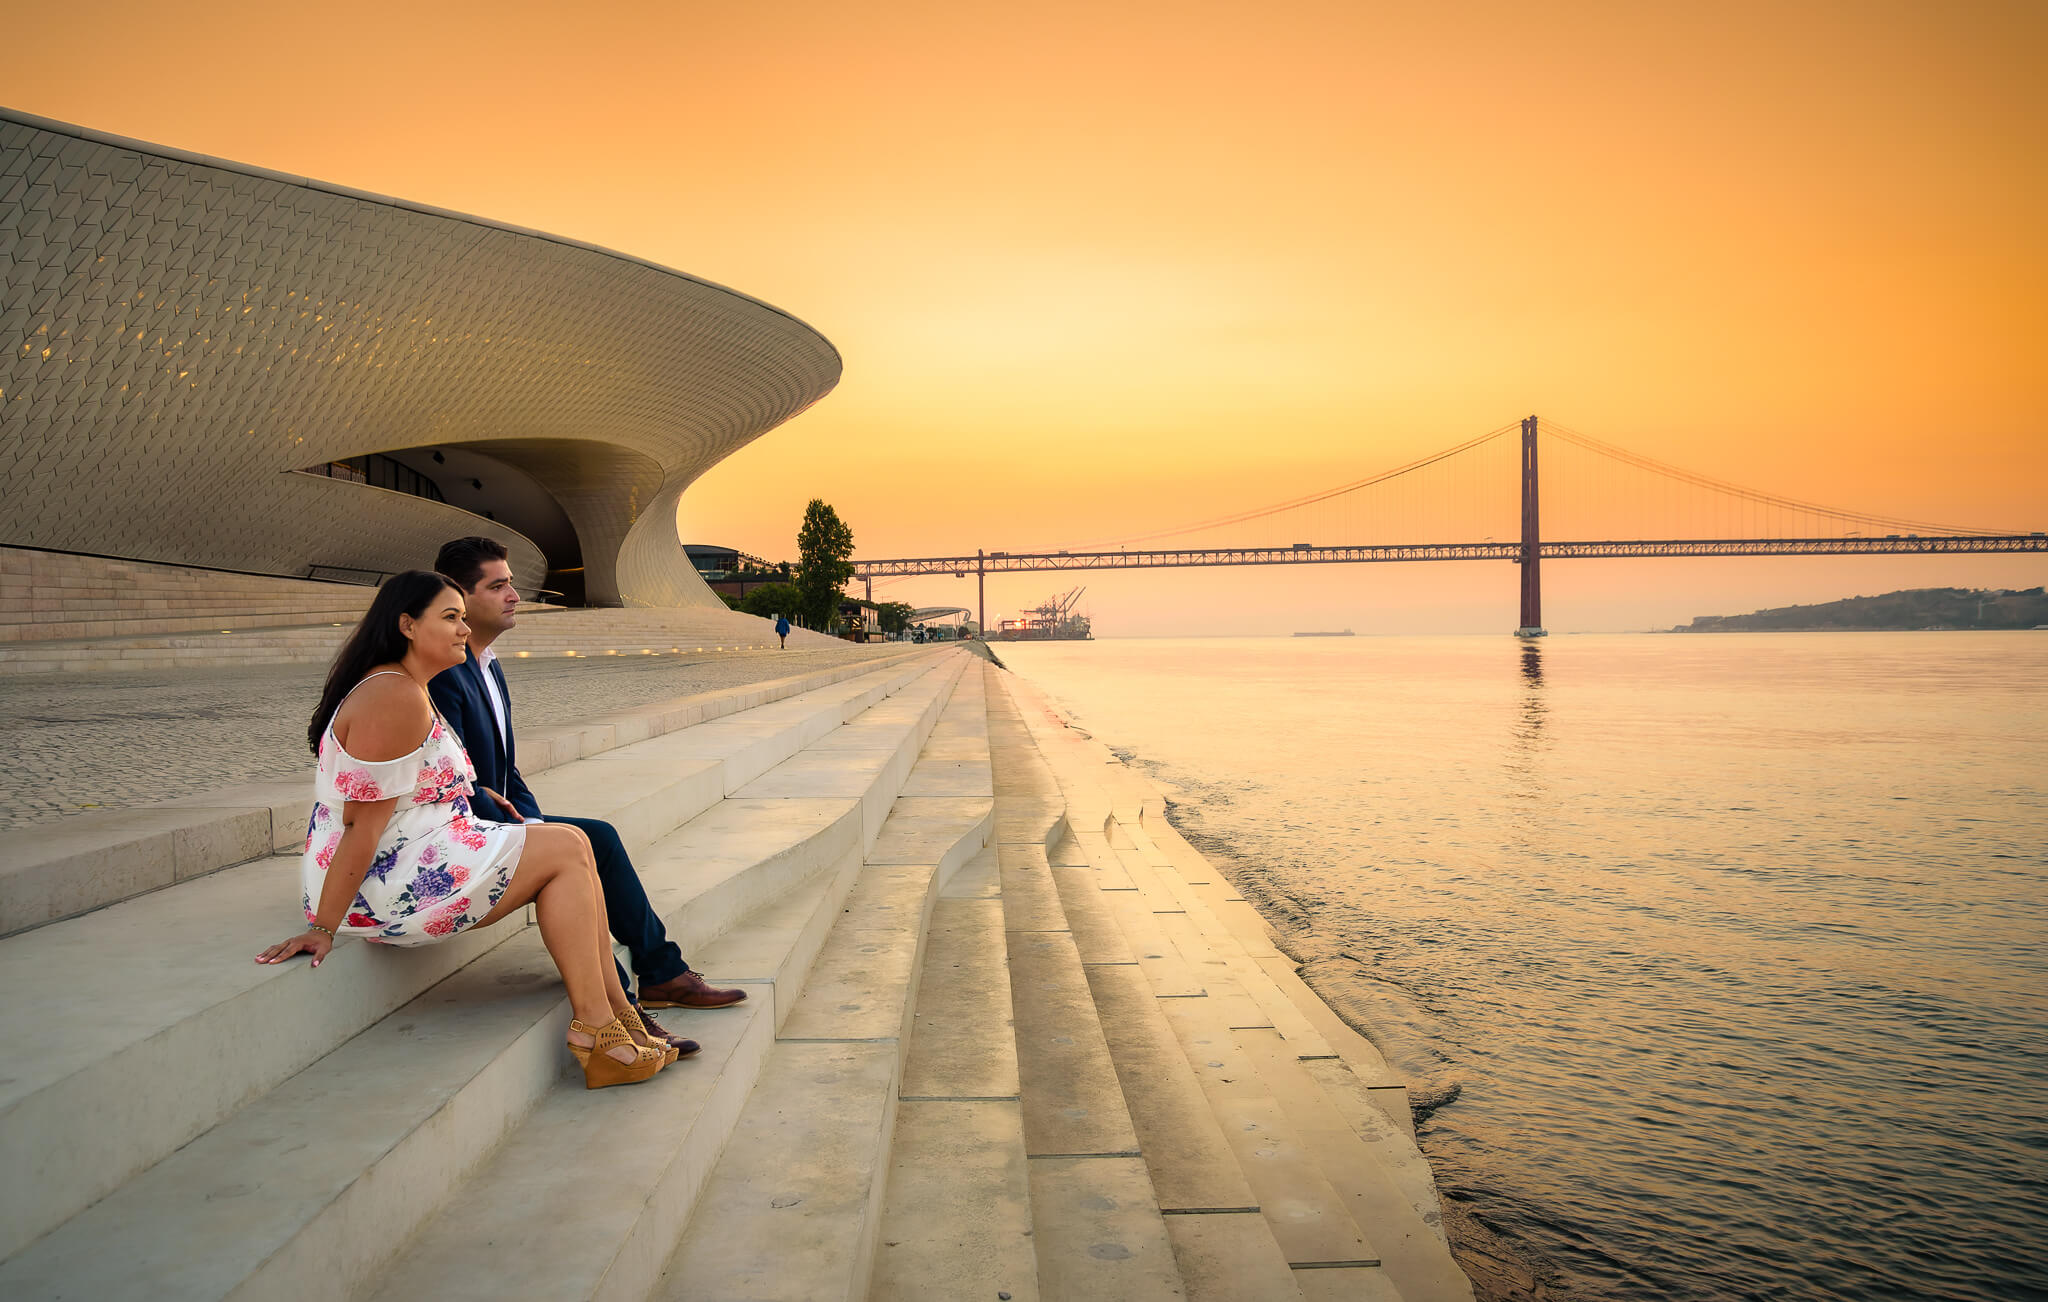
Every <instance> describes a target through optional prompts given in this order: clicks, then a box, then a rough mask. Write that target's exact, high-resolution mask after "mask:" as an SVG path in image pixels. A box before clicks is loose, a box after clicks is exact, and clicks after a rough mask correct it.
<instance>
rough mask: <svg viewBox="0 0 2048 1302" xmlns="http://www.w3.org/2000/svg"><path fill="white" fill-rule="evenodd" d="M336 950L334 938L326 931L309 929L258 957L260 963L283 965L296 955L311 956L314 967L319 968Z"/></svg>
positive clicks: (279, 943)
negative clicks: (331, 952)
mask: <svg viewBox="0 0 2048 1302" xmlns="http://www.w3.org/2000/svg"><path fill="white" fill-rule="evenodd" d="M333 948H334V937H332V936H330V935H328V934H327V933H326V932H324V931H314V930H312V929H310V928H308V929H307V930H306V931H305V932H304V933H303V934H301V935H297V936H293V937H292V938H291V939H290V940H281V941H279V942H278V943H277V944H275V945H272V946H271V947H270V948H269V949H266V950H264V951H263V952H262V953H261V954H258V955H257V956H256V961H257V962H258V963H282V962H284V961H285V960H286V959H288V958H290V957H291V956H292V955H294V954H311V955H312V956H313V966H314V967H319V966H320V960H321V959H323V958H326V957H327V953H328V951H329V950H331V949H333Z"/></svg>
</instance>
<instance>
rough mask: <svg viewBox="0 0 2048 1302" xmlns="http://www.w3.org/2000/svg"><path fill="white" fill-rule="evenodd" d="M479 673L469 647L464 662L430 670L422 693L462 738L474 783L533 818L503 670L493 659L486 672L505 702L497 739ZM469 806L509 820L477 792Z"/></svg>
mask: <svg viewBox="0 0 2048 1302" xmlns="http://www.w3.org/2000/svg"><path fill="white" fill-rule="evenodd" d="M485 672H486V671H485V669H484V667H483V666H482V665H481V664H479V663H478V662H477V658H476V652H475V651H470V652H469V653H468V659H467V660H466V661H465V662H464V663H462V664H459V665H457V666H455V667H454V668H453V669H444V670H442V671H441V672H440V673H438V674H435V675H434V680H433V681H432V682H431V683H428V684H427V694H428V695H429V696H431V697H433V698H434V708H435V709H437V710H439V711H440V712H441V717H442V718H443V719H445V720H446V721H447V722H448V726H450V727H451V728H453V729H455V734H456V735H457V736H458V737H460V738H461V739H462V748H463V749H464V750H466V751H468V752H469V762H470V763H471V764H472V765H474V766H475V768H476V784H477V786H479V787H489V788H490V789H491V790H493V791H495V792H497V793H498V794H499V795H501V796H503V797H505V799H507V800H509V801H511V802H512V807H513V808H514V809H517V810H518V811H519V812H520V813H521V814H524V815H525V816H526V817H528V818H539V817H540V816H541V813H540V802H539V801H538V800H535V799H534V798H533V792H531V791H529V790H527V787H526V779H525V778H522V777H520V776H519V763H518V758H517V755H518V747H517V744H516V742H515V739H514V736H513V733H512V693H511V692H510V691H508V690H507V689H506V687H505V671H504V670H503V669H501V668H499V667H498V662H497V661H495V660H493V661H492V662H491V667H490V669H489V671H488V672H489V673H490V674H491V676H492V677H494V678H495V679H497V683H498V697H499V699H500V700H502V701H504V702H505V735H504V737H503V738H502V739H500V738H499V736H498V720H497V716H496V715H494V714H493V713H492V712H491V698H490V696H489V695H488V694H487V693H486V692H485V691H484V674H485ZM469 807H470V812H471V813H473V814H475V815H476V816H477V817H479V818H488V819H490V820H491V821H492V822H494V823H509V822H511V821H512V820H511V818H510V817H508V816H507V815H506V813H505V811H504V810H502V809H500V808H499V807H498V802H497V801H495V800H492V799H491V798H490V797H489V796H486V795H483V794H482V793H481V792H479V793H478V794H477V796H476V797H475V798H474V799H472V800H471V801H470V802H469Z"/></svg>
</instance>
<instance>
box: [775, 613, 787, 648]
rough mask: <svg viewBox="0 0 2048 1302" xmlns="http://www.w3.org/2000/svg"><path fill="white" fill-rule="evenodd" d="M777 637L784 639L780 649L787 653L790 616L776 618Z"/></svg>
mask: <svg viewBox="0 0 2048 1302" xmlns="http://www.w3.org/2000/svg"><path fill="white" fill-rule="evenodd" d="M775 636H777V637H779V638H781V639H782V645H781V647H780V649H781V650H784V651H787V650H788V649H789V616H787V615H777V616H776V617H775Z"/></svg>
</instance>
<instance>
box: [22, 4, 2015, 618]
mask: <svg viewBox="0 0 2048 1302" xmlns="http://www.w3.org/2000/svg"><path fill="white" fill-rule="evenodd" d="M279 8H281V7H277V6H270V5H261V6H258V5H214V6H210V7H208V8H207V9H205V10H194V9H191V8H186V7H178V6H159V5H151V6H142V5H124V4H109V5H90V4H82V5H76V6H72V7H70V8H68V9H63V10H60V9H59V8H58V7H56V6H48V5H45V6H37V7H35V8H33V9H32V10H31V11H29V12H28V13H27V14H26V15H13V16H11V17H10V19H9V29H10V30H9V35H8V47H9V48H8V52H7V57H6V59H5V61H4V68H5V70H4V71H0V102H4V103H6V104H8V105H10V106H12V107H15V108H18V109H23V110H26V111H29V112H33V113H40V114H44V115H47V116H50V117H55V118H60V119H64V120H67V121H72V122H78V123H83V124H85V125H88V126H92V127H96V128H99V129H102V130H107V131H113V132H118V133H121V134H124V135H130V136H137V137H141V138H143V139H147V140H154V141H159V142H162V143H165V144H170V145H174V146H178V147H180V148H185V149H191V150H196V151H200V152H204V153H210V154H215V155H220V156H223V157H228V158H233V159H237V160H240V161H244V162H249V163H254V164H258V165H261V166H266V167H272V168H277V169H280V170H284V171H289V172H296V173H301V174H307V175H312V176H317V177H320V178H323V179H326V180H330V181H334V182H338V183H341V184H345V185H351V186H358V187H361V188H363V189H367V190H371V191H376V192H380V193H386V194H394V195H400V196H404V197H406V198H408V199H413V200H417V201H420V202H424V203H429V204H436V205H440V206H444V207H449V208H455V209H459V210H464V211H469V212H475V213H478V214H482V215H484V216H488V217H492V218H496V219H499V220H503V221H508V222H513V223H516V224H519V225H525V226H532V227H538V228H541V229H545V230H551V231H557V232H560V233H562V234H565V235H570V236H574V237H576V238H580V239H584V240H589V241H591V242H594V243H597V244H601V245H605V246H608V247H611V248H615V249H620V250H623V251H627V252H631V253H634V254H637V255H640V256H643V257H647V258H650V259H653V260H655V261H657V262H662V263H666V264H668V265H670V266H674V267H677V268H680V269H682V270H685V271H689V272H692V273H694V274H697V275H701V276H705V277H707V278H709V279H712V280H716V281H719V282H722V283H725V284H728V285H731V286H733V287H735V288H738V289H741V290H744V291H746V292H748V293H751V294H755V295H757V296H759V297H762V298H765V299H767V300H768V301H770V302H773V303H775V304H777V305H778V306H781V307H784V308H786V309H788V310H790V311H791V312H794V313H795V314H796V315H798V316H800V317H802V318H804V319H805V320H807V321H809V322H810V323H811V324H813V325H814V326H816V327H818V328H819V329H820V330H821V331H823V332H824V333H825V334H826V335H827V336H828V337H829V338H831V339H832V340H833V342H834V343H835V344H837V345H838V347H839V348H840V350H841V352H842V353H843V354H844V355H845V357H846V378H845V380H844V381H843V383H842V384H841V386H840V388H839V390H838V391H837V392H836V393H835V394H833V395H832V396H831V397H830V398H828V399H827V400H826V401H825V402H823V403H822V404H820V405H819V406H818V407H817V408H815V409H813V410H812V411H811V412H809V413H807V414H806V415H804V416H803V417H801V418H799V419H798V420H797V421H795V422H793V423H792V424H791V425H789V426H787V427H785V428H783V429H781V430H778V431H776V432H774V433H772V434H770V435H769V436H768V437H767V438H766V439H764V440H762V441H761V442H759V443H757V444H756V445H755V446H754V447H752V448H750V449H748V450H746V451H745V452H742V453H741V454H739V455H738V456H736V457H734V458H732V459H731V460H730V461H728V462H727V463H726V464H725V465H723V466H722V467H720V468H719V469H717V470H715V471H714V472H712V474H711V475H710V476H708V477H707V478H706V479H705V480H704V481H703V482H702V483H701V484H700V485H699V486H698V488H697V489H696V490H694V491H693V492H692V494H691V495H689V496H688V497H686V498H685V501H684V532H685V534H686V535H688V537H689V539H690V540H691V541H717V542H724V543H728V544H731V545H737V546H740V547H744V548H746V549H748V550H751V551H757V552H762V553H765V554H769V555H772V556H781V555H786V554H788V553H789V552H790V551H791V550H792V545H791V543H790V541H789V540H790V539H791V538H792V537H793V535H794V532H795V526H796V522H797V519H798V517H799V515H800V513H801V510H802V505H803V502H804V501H805V500H806V499H807V498H809V497H812V496H822V497H824V498H826V499H827V500H829V501H831V502H832V503H833V504H834V505H835V506H836V507H837V508H838V509H839V511H840V513H841V514H842V515H843V516H845V517H846V518H847V519H848V521H849V522H850V523H851V524H852V525H853V527H854V530H855V533H856V536H857V538H858V542H859V551H860V553H861V554H864V555H868V556H894V555H918V554H930V553H934V552H952V551H956V550H965V551H972V550H974V549H975V548H976V547H987V548H991V549H1013V550H1014V549H1022V548H1025V547H1032V546H1040V545H1045V546H1054V547H1057V546H1065V545H1070V544H1076V543H1085V542H1089V541H1093V540H1096V539H1100V538H1104V537H1115V536H1123V535H1127V534H1132V533H1138V532H1143V531H1145V530H1148V529H1152V528H1159V527H1166V526H1171V525H1175V524H1180V523H1184V522H1187V521H1191V520H1195V519H1200V518H1205V517H1208V516H1212V515H1218V514H1222V513H1225V512H1228V511H1231V510H1233V509H1240V508H1243V507H1246V506H1251V505H1257V504H1260V503H1262V502H1265V501H1270V500H1278V499H1282V498H1288V497H1292V496H1295V495H1298V494H1301V493H1304V492H1308V491H1312V490H1314V489H1317V488H1321V487H1325V486H1328V485H1331V484H1335V483H1338V482H1342V481H1346V480H1350V479H1355V478H1359V477H1362V476H1364V475H1366V474H1370V473H1372V472H1374V471H1376V470H1379V469H1383V468H1386V467H1390V466H1392V465H1396V464H1399V463H1401V462H1403V461H1406V460H1409V459H1412V458H1413V457H1416V456H1418V455H1421V454H1423V453H1426V452H1429V451H1432V450H1435V449H1437V448H1440V447H1444V446H1448V445H1449V444H1452V443H1455V442H1458V441H1460V440H1462V439H1465V438H1468V437H1470V436H1472V435H1475V434H1478V433H1482V432H1484V431H1486V430H1488V429H1492V428H1494V427H1496V426H1499V425H1502V424H1506V423H1508V422H1510V421H1513V420H1514V419H1516V418H1517V417H1519V416H1522V415H1524V414H1527V413H1529V412H1538V413H1542V414H1544V415H1546V416H1550V417H1553V418H1556V419H1558V420H1562V421H1563V422H1565V423H1566V424H1569V425H1571V426H1573V427H1574V428H1576V429H1579V430H1582V431H1584V432H1586V433H1588V434H1592V435H1594V436H1596V437H1599V438H1602V439H1605V440H1607V441H1609V442H1614V443H1620V444H1623V445H1625V446H1628V447H1630V448H1632V449H1635V450H1637V451H1640V452H1643V453H1647V454H1649V455H1651V456H1655V457H1658V458H1661V459H1663V460H1666V461H1672V462H1676V463H1678V464H1681V465H1684V466H1687V467H1690V468H1693V469H1697V470H1699V471H1702V472H1704V473H1707V474H1710V475H1714V476H1717V477H1720V478H1724V479H1730V480H1734V481H1737V482H1740V483H1744V484H1750V485H1754V486H1757V487H1761V488H1765V489H1769V490H1772V491H1775V492H1779V493H1783V494H1787V495H1789V496H1793V497H1799V498H1806V499H1812V500H1819V501H1823V502H1829V503H1836V504H1841V505H1844V506H1850V507H1855V508H1859V509H1864V510H1870V511H1875V512H1881V513H1884V514H1890V515H1900V516H1909V517H1913V518H1919V519H1933V520H1941V521H1952V522H1956V523H1960V524H1966V525H1985V526H1997V527H2017V528H2021V529H2032V528H2037V527H2038V528H2048V416H2044V414H2043V413H2044V412H2048V364H2044V358H2048V329H2044V326H2043V324H2042V312H2041V305H2042V304H2043V303H2044V302H2048V254H2044V252H2043V242H2042V239H2041V235H2040V232H2041V230H2042V228H2043V217H2042V214H2043V213H2044V212H2048V149H2044V143H2043V142H2044V141H2048V79H2044V78H2043V77H2042V75H2041V69H2042V68H2043V67H2044V66H2048V5H2043V4H2041V3H2039V0H2014V2H2012V3H1972V2H1969V0H1963V2H1961V3H1953V4H1947V5H1939V6H1935V5H1926V4H1919V3H1882V2H1875V0H1857V2H1855V3H1842V4H1796V3H1794V4H1773V3H1761V4H1746V3H1729V4H1722V5H1718V6H1696V5H1685V6H1681V5H1676V4H1661V3H1653V4H1644V3H1640V2H1638V3H1601V4H1569V3H1564V4H1548V5H1530V4H1527V3H1523V2H1520V0H1516V2H1512V3H1510V2H1507V0H1503V2H1501V3H1469V4H1428V5H1422V4H1417V5H1411V6H1405V7H1401V8H1398V9H1396V8H1392V7H1374V6H1363V5H1358V4H1261V5H1256V6H1255V5H1251V4H1238V5H1216V4H1199V3H1187V2H1186V0H1182V2H1181V3H1176V4H1172V5H1167V4H1143V5H1139V4H1117V5H1103V4H1100V3H1096V4H1072V5H1065V4H1039V5H1035V6H1029V7H1026V6H1016V5H1005V6H994V5H969V4H961V3H951V4H928V5H908V4H905V5H894V6H887V7H881V6H873V5H844V4H785V5H779V6H751V7H750V6H732V5H719V6H710V5H696V4H674V3H670V4H614V5H610V6H604V7H598V8H593V9H591V10H589V11H588V12H586V13H584V14H582V15H579V16H577V17H575V18H569V17H567V16H565V15H566V14H567V13H568V10H567V9H566V8H564V7H561V6H554V5H549V6H540V5H519V4H506V3H496V4H488V5H485V4H477V5H470V6H451V5H423V4H418V3H414V4H409V5H390V4H368V5H355V6H348V7H324V8H320V9H317V10H304V9H300V10H295V11H294V12H291V13H288V14H284V13H279V12H277V10H278V9H279ZM202 14H205V15H212V16H211V17H203V16H200V15H202ZM1506 491H1507V493H1508V494H1509V495H1510V500H1511V496H1512V491H1513V489H1512V485H1508V486H1507V488H1506ZM1317 541H1328V542H1341V541H1346V540H1345V539H1338V538H1330V539H1317ZM2044 579H2048V560H2044V559H2042V558H2038V557H2037V558H2022V559H2004V560H2001V559H1997V558H1969V559H1955V560H1942V561H1887V560H1761V561H1760V560H1751V561H1685V562H1634V561H1631V562H1610V563H1598V564H1595V563H1586V562H1580V563H1576V564H1557V565H1552V566H1550V567H1548V568H1547V570H1546V574H1545V587H1546V598H1547V604H1546V622H1547V623H1548V624H1549V626H1550V627H1551V628H1552V629H1554V630H1561V629H1574V628H1631V627H1648V626H1652V625H1668V624H1670V623H1674V622H1678V621H1680V620H1683V619H1686V618H1689V617H1690V616H1692V615H1694V614H1702V613H1712V612H1727V611H1734V610H1746V609H1750V608H1752V607H1754V606H1758V605H1765V604H1780V603H1782V602H1785V601H1791V600H1810V599H1824V598H1828V597H1834V596H1842V595H1852V594H1855V593H1859V592H1875V591H1882V590H1886V589H1889V588H1894V587H1902V586H1920V585H1931V584H1945V583H1958V584H1971V585H1979V584H1984V585H1998V586H2032V585H2035V584H2038V583H2041V582H2043V581H2044ZM1077 580H1078V581H1085V582H1088V583H1089V584H1090V599H1089V601H1088V603H1087V605H1088V606H1089V607H1090V608H1091V609H1092V613H1093V614H1094V617H1095V619H1096V622H1097V624H1098V626H1099V627H1100V628H1101V629H1102V631H1103V632H1105V633H1163V632H1174V631H1188V632H1192V631H1217V632H1251V631H1259V630H1261V629H1268V628H1271V629H1278V630H1279V631H1286V630H1288V629H1290V628H1293V627H1310V626H1317V625H1336V626H1346V625H1348V626H1352V627H1356V628H1358V629H1359V630H1360V631H1366V630H1368V629H1371V630H1383V629H1384V630H1396V629H1414V630H1445V631H1456V630H1465V629H1470V630H1474V631H1480V630H1492V629H1505V628H1509V627H1512V624H1513V620H1514V616H1515V613H1516V611H1515V599H1516V598H1515V593H1516V587H1515V584H1516V577H1515V573H1514V570H1513V568H1512V567H1511V566H1506V565H1479V566H1372V567H1317V568H1313V569H1300V570H1270V569H1260V570H1208V571H1192V572H1178V573H1174V574H1138V575H1129V574H1125V575H1097V576H1076V579H1067V580H1064V581H1062V578H1061V576H1057V575H1039V576H1031V575H1026V576H1018V577H1014V578H1005V579H1001V580H997V581H994V582H992V583H991V585H990V586H991V603H992V604H991V610H990V615H991V617H992V618H993V617H995V616H996V615H997V614H998V609H997V608H998V607H1002V608H1004V609H1005V610H1007V609H1008V608H1009V607H1014V606H1015V605H1017V604H1019V603H1022V602H1025V601H1027V600H1036V599H1037V598H1039V597H1041V596H1044V595H1046V594H1047V593H1049V592H1052V591H1054V590H1055V589H1057V588H1061V587H1066V586H1069V584H1071V583H1072V582H1074V581H1077ZM971 594H972V584H971V583H960V582H956V581H954V580H951V579H941V580H928V581H921V582H915V583H903V584H898V585H894V586H892V587H890V588H888V589H886V590H885V592H878V594H877V595H878V596H880V595H888V596H892V597H899V598H903V599H907V600H911V601H914V602H918V603H920V604H922V603H926V602H930V603H939V602H968V601H969V600H970V599H971Z"/></svg>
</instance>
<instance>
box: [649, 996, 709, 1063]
mask: <svg viewBox="0 0 2048 1302" xmlns="http://www.w3.org/2000/svg"><path fill="white" fill-rule="evenodd" d="M640 1025H642V1026H644V1027H646V1028H647V1033H648V1034H649V1035H651V1036H653V1037H654V1038H655V1039H657V1040H666V1041H667V1042H668V1044H669V1047H671V1048H673V1049H674V1050H675V1051H676V1057H678V1058H687V1057H689V1056H690V1055H691V1054H693V1053H695V1052H697V1050H699V1049H701V1048H703V1047H704V1046H703V1045H701V1044H699V1043H697V1042H696V1041H695V1040H685V1039H684V1038H683V1037H682V1036H680V1035H677V1034H676V1033H675V1032H674V1031H671V1030H669V1029H668V1028H667V1027H665V1026H663V1025H661V1024H660V1023H659V1022H657V1021H655V1020H654V1014H653V1013H650V1012H648V1011H647V1008H646V1006H645V1005H642V1006H641V1009H640Z"/></svg>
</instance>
